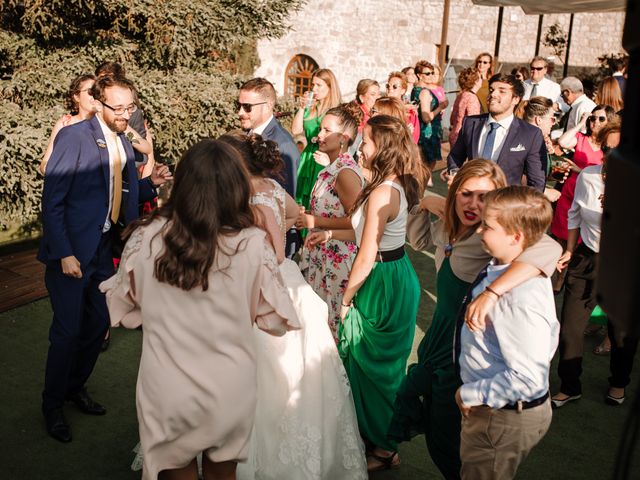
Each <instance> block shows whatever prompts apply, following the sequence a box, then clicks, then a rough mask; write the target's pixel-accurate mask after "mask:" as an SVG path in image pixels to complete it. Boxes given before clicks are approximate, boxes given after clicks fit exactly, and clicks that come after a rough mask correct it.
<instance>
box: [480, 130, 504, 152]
mask: <svg viewBox="0 0 640 480" xmlns="http://www.w3.org/2000/svg"><path fill="white" fill-rule="evenodd" d="M499 126H500V124H499V123H498V122H491V123H489V133H488V134H487V139H486V140H485V141H484V147H482V155H480V156H481V157H482V158H486V159H487V160H491V154H492V153H493V144H494V143H495V142H496V131H497V130H498V127H499Z"/></svg>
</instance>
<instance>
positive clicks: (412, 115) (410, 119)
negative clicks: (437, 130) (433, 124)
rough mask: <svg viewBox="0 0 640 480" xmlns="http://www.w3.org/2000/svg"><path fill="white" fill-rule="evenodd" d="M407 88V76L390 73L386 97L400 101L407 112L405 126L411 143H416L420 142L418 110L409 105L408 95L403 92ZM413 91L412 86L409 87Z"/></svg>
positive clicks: (399, 73)
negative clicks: (410, 137)
mask: <svg viewBox="0 0 640 480" xmlns="http://www.w3.org/2000/svg"><path fill="white" fill-rule="evenodd" d="M408 88H409V82H408V80H407V76H406V75H405V74H404V73H402V72H391V73H390V74H389V78H388V79H387V96H388V97H391V98H397V99H398V100H400V101H401V102H402V103H403V105H404V108H405V110H406V111H407V125H408V127H409V131H410V132H411V136H412V137H413V141H414V142H415V143H418V140H420V120H419V119H418V110H417V109H416V106H415V105H413V104H411V103H409V98H410V97H411V96H410V95H406V94H405V92H406V91H407V89H408ZM411 89H413V85H411Z"/></svg>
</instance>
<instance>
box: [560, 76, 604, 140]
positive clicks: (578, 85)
mask: <svg viewBox="0 0 640 480" xmlns="http://www.w3.org/2000/svg"><path fill="white" fill-rule="evenodd" d="M560 92H561V93H562V98H563V99H564V101H565V102H567V105H569V106H570V107H571V108H570V109H569V111H568V112H567V116H568V119H567V125H566V127H565V132H566V131H568V130H571V129H572V128H573V127H575V126H576V125H577V124H578V123H579V122H580V119H581V118H582V116H583V115H584V114H585V113H587V114H588V113H591V112H592V111H593V109H594V108H596V104H595V102H594V101H593V100H591V99H590V98H589V97H587V96H586V95H585V94H584V88H583V86H582V82H581V81H580V80H579V79H577V78H576V77H567V78H565V79H564V80H562V83H561V84H560ZM580 132H581V133H586V132H587V127H586V126H585V127H584V128H582V129H581V130H580Z"/></svg>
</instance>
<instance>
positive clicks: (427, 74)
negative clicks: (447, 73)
mask: <svg viewBox="0 0 640 480" xmlns="http://www.w3.org/2000/svg"><path fill="white" fill-rule="evenodd" d="M418 75H426V76H427V77H428V76H430V75H435V74H434V73H433V72H422V73H419V74H418Z"/></svg>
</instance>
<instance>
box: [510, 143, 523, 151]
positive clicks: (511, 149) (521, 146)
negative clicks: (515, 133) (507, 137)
mask: <svg viewBox="0 0 640 480" xmlns="http://www.w3.org/2000/svg"><path fill="white" fill-rule="evenodd" d="M525 150H526V148H524V145H522V144H521V143H519V144H518V146H517V147H511V148H510V149H509V151H510V152H524V151H525Z"/></svg>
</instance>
